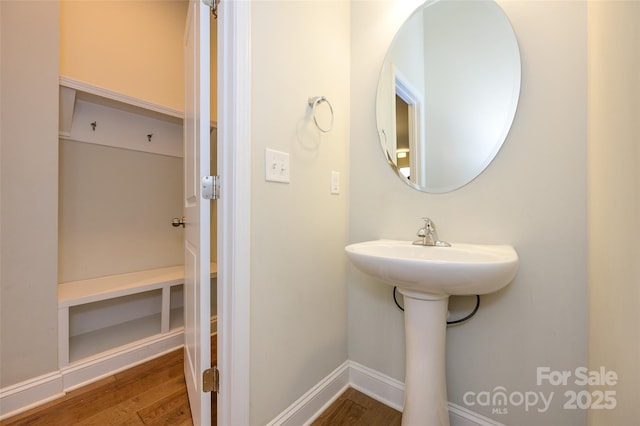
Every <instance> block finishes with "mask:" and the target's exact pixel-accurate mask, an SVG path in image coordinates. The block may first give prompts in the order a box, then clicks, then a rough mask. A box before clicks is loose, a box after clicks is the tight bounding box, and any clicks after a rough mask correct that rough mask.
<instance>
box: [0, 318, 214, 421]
mask: <svg viewBox="0 0 640 426" xmlns="http://www.w3.org/2000/svg"><path fill="white" fill-rule="evenodd" d="M217 322H218V319H217V316H215V315H214V316H212V317H211V334H212V335H213V334H216V333H217ZM183 343H184V330H183V328H182V327H180V328H177V329H175V330H172V331H170V332H169V333H164V334H160V335H156V336H152V337H149V338H147V339H144V340H139V341H137V342H134V343H132V344H129V345H125V346H121V347H118V348H115V349H112V350H110V351H106V352H102V353H100V354H97V355H95V356H92V357H89V358H85V359H82V360H80V361H77V362H74V363H72V364H70V365H68V366H66V367H63V368H62V369H60V370H58V371H55V372H52V373H49V374H45V375H42V376H39V377H35V378H33V379H29V380H26V381H24V382H21V383H17V384H15V385H11V386H7V387H5V388H2V389H0V420H4V419H6V418H9V417H11V416H15V415H16V414H20V413H22V412H24V411H27V410H30V409H32V408H35V407H37V406H39V405H42V404H45V403H47V402H49V401H52V400H54V399H57V398H60V397H62V396H64V395H65V394H66V393H67V392H70V391H72V390H74V389H77V388H79V387H82V386H85V385H88V384H89V383H93V382H96V381H98V380H100V379H102V378H104V377H107V376H110V375H112V374H115V373H118V372H120V371H123V370H126V369H128V368H131V367H134V366H136V365H138V364H142V363H143V362H147V361H149V360H151V359H153V358H157V357H159V356H162V355H164V354H166V353H168V352H171V351H173V350H176V349H178V348H180V347H182V346H183Z"/></svg>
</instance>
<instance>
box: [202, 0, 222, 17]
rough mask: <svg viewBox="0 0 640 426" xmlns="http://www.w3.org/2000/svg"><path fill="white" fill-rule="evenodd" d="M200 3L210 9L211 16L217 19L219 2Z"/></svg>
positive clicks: (210, 0)
mask: <svg viewBox="0 0 640 426" xmlns="http://www.w3.org/2000/svg"><path fill="white" fill-rule="evenodd" d="M202 3H203V4H204V5H205V6H209V8H210V9H211V14H212V15H213V16H214V17H215V18H218V4H220V0H202Z"/></svg>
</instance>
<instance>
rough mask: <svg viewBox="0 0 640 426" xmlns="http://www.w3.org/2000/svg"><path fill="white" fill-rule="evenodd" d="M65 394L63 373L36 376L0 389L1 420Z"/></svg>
mask: <svg viewBox="0 0 640 426" xmlns="http://www.w3.org/2000/svg"><path fill="white" fill-rule="evenodd" d="M61 396H64V389H63V379H62V374H61V373H60V372H59V371H58V372H54V373H49V374H45V375H42V376H38V377H34V378H33V379H30V380H26V381H24V382H21V383H17V384H15V385H11V386H7V387H5V388H2V389H0V420H4V419H5V418H7V417H11V416H14V415H16V414H18V413H21V412H23V411H26V410H30V409H31V408H34V407H36V406H38V405H42V404H45V403H47V402H49V401H51V400H54V399H56V398H59V397H61Z"/></svg>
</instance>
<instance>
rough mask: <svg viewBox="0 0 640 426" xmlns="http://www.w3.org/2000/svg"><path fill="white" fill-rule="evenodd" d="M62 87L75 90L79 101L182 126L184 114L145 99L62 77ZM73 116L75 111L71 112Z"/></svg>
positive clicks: (66, 106)
mask: <svg viewBox="0 0 640 426" xmlns="http://www.w3.org/2000/svg"><path fill="white" fill-rule="evenodd" d="M59 84H60V87H64V88H66V89H71V90H73V92H74V94H75V97H76V98H77V99H82V100H86V101H89V102H92V103H96V104H100V105H103V106H108V107H112V108H117V109H120V110H123V111H128V112H132V113H134V114H140V115H146V116H149V117H153V118H157V119H161V120H166V121H170V122H173V123H176V124H182V121H183V119H184V113H183V112H182V111H178V110H175V109H172V108H169V107H165V106H163V105H158V104H154V103H152V102H148V101H145V100H143V99H139V98H134V97H132V96H128V95H125V94H122V93H118V92H114V91H112V90H108V89H105V88H102V87H98V86H94V85H92V84H89V83H85V82H84V81H79V80H74V79H72V78H69V77H65V76H60V78H59ZM73 106H74V104H73V102H71V103H67V104H66V105H61V107H64V108H68V107H70V108H73ZM70 112H71V114H73V110H72V111H70Z"/></svg>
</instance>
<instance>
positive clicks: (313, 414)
mask: <svg viewBox="0 0 640 426" xmlns="http://www.w3.org/2000/svg"><path fill="white" fill-rule="evenodd" d="M348 387H352V388H354V389H356V390H358V391H360V392H362V393H364V394H365V395H368V396H370V397H371V398H373V399H375V400H377V401H379V402H381V403H383V404H385V405H387V406H389V407H391V408H394V409H396V410H398V411H402V406H403V402H404V383H402V382H400V381H399V380H396V379H393V378H391V377H389V376H386V375H384V374H382V373H380V372H378V371H375V370H373V369H371V368H368V367H365V366H364V365H362V364H359V363H357V362H354V361H345V363H344V364H342V365H341V366H340V367H338V368H337V369H335V370H334V371H333V372H331V373H330V374H329V375H328V376H327V377H325V378H324V379H322V380H321V381H320V382H319V383H318V384H316V385H315V386H314V387H313V388H312V389H311V390H309V391H308V392H307V393H305V394H304V395H303V396H302V397H300V398H299V399H298V400H297V401H296V402H294V403H293V404H291V405H290V406H289V407H287V409H286V410H284V411H283V412H282V413H280V415H278V416H277V417H276V418H275V419H273V420H272V421H271V422H269V424H268V426H280V425H283V426H284V425H309V424H310V423H311V422H313V420H315V419H316V418H318V416H320V414H321V413H322V412H323V411H324V410H326V408H327V407H328V406H329V405H331V403H333V402H334V401H335V400H336V399H338V397H339V396H340V395H341V394H342V393H343V392H344V391H345V390H346V389H347V388H348ZM449 420H450V423H451V426H504V425H503V424H502V423H498V422H496V421H495V420H492V419H489V418H488V417H484V416H482V415H480V414H478V413H475V412H473V411H471V410H468V409H466V408H464V407H461V406H459V405H457V404H453V403H451V402H449Z"/></svg>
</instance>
